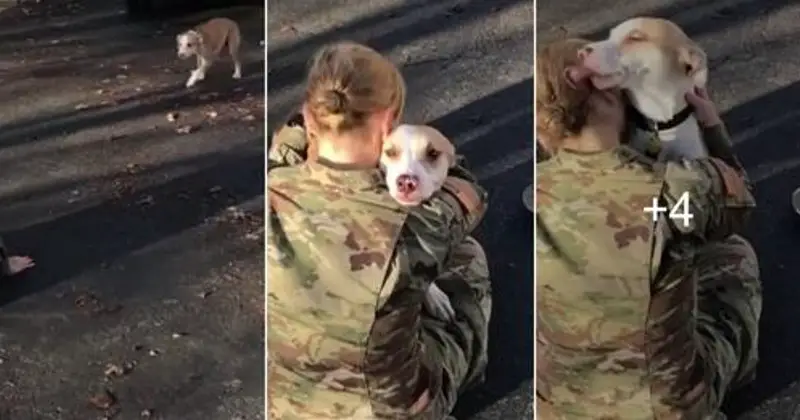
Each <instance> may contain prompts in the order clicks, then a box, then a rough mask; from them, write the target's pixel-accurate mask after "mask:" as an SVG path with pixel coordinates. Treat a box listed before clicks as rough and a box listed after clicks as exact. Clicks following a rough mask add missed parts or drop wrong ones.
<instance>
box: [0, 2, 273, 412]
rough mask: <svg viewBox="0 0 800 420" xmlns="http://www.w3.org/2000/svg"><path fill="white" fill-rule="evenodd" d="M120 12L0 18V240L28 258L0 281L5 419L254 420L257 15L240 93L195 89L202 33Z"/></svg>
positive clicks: (258, 380) (259, 364)
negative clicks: (181, 34)
mask: <svg viewBox="0 0 800 420" xmlns="http://www.w3.org/2000/svg"><path fill="white" fill-rule="evenodd" d="M26 3H27V2H26ZM120 3H121V2H117V1H111V2H108V1H105V0H104V1H99V0H98V1H95V2H94V3H87V2H85V1H78V2H75V1H72V2H65V1H42V2H41V3H40V4H39V5H38V6H35V5H34V6H27V5H26V6H25V7H14V8H11V9H7V10H3V11H2V12H0V39H3V42H2V45H0V80H1V81H2V82H1V83H0V179H2V180H3V181H2V183H0V233H2V235H3V237H4V239H5V240H6V243H7V245H9V246H10V247H11V248H12V249H13V250H14V251H17V252H21V253H30V254H31V255H33V256H34V257H35V258H36V259H37V262H38V266H37V267H36V268H35V269H33V270H31V271H30V272H29V273H27V274H25V275H23V276H21V277H20V278H15V279H11V280H8V281H5V282H3V284H0V363H1V364H0V419H3V420H6V419H8V420H40V419H42V420H50V419H53V420H55V419H63V420H78V419H79V420H91V419H96V418H101V416H102V415H104V411H108V413H107V414H109V415H112V414H115V413H116V416H114V417H113V418H115V419H123V420H127V419H140V418H153V419H165V420H172V419H174V420H183V419H186V420H197V419H210V420H217V419H219V420H231V419H236V418H239V419H247V420H250V419H260V418H263V407H264V387H263V384H264V382H263V376H262V372H263V360H264V359H263V351H264V348H263V331H264V326H263V315H262V314H263V276H264V270H263V265H264V258H263V255H264V254H263V240H262V239H263V238H262V236H261V235H260V234H259V229H260V226H262V224H263V217H261V215H263V204H262V203H263V198H262V194H263V191H264V181H263V177H264V173H263V131H262V127H263V122H262V118H261V116H262V115H263V99H262V98H263V96H262V95H263V71H262V69H263V58H259V57H263V51H262V50H261V49H260V48H259V47H258V42H259V41H260V40H261V39H262V37H263V35H262V34H263V24H262V22H263V20H262V17H261V13H262V11H263V9H261V10H250V11H246V12H245V13H243V12H242V11H239V12H231V16H232V17H235V18H237V19H239V20H240V22H241V23H242V26H243V30H244V32H245V35H246V37H247V38H248V39H249V40H251V41H252V42H251V45H250V49H249V50H248V51H250V52H249V53H248V57H249V60H248V62H247V63H246V65H245V78H244V79H243V80H242V81H241V82H239V83H232V82H230V81H229V77H230V73H231V72H232V68H231V67H230V65H228V64H227V63H224V64H222V65H221V66H220V67H219V68H218V69H216V70H215V69H212V71H211V74H210V75H209V77H208V80H207V81H208V83H207V84H204V85H203V86H200V87H198V88H197V89H195V90H193V91H191V92H187V91H186V90H185V89H184V88H183V83H184V81H185V77H186V76H187V75H188V71H189V68H190V65H191V64H190V63H179V62H177V60H175V59H174V52H173V51H174V33H175V32H176V31H178V30H179V29H181V30H182V29H184V28H186V27H188V26H190V25H193V24H196V23H197V22H198V21H199V20H198V19H187V20H186V21H184V22H176V23H175V24H173V25H171V26H167V27H162V26H160V25H152V26H146V25H127V24H124V22H123V21H122V20H121V18H120V14H119V12H120V10H121V9H120ZM23 9H27V12H26V11H23ZM44 9H48V10H46V11H47V13H46V16H43V15H42V13H43V12H44V11H45V10H44ZM253 51H255V52H254V53H253ZM168 112H178V121H177V122H170V121H168V119H167V118H166V115H167V113H168ZM248 115H253V116H254V117H248ZM183 126H190V127H191V129H190V130H189V132H188V133H186V134H182V133H181V132H183V131H184V130H180V131H181V132H178V130H179V127H183ZM229 206H235V207H236V208H237V209H239V210H237V211H229V210H226V208H228V207H229ZM109 366H110V368H109ZM119 373H122V375H121V376H118V375H117V374H119ZM106 390H108V391H110V392H111V393H112V394H113V395H114V396H115V398H116V400H117V403H116V404H113V405H112V407H111V408H110V409H109V410H104V409H102V406H103V405H104V402H103V401H102V400H98V399H95V401H94V402H93V403H91V402H90V401H89V400H90V399H91V398H92V397H93V396H96V395H100V394H102V393H104V392H105V391H106ZM98 406H100V407H98ZM145 410H149V411H145ZM148 413H150V414H152V415H151V416H150V417H146V416H143V414H148Z"/></svg>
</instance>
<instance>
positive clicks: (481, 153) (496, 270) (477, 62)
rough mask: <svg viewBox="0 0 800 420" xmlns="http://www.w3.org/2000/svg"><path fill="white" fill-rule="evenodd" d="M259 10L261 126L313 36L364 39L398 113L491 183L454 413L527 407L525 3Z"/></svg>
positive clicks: (528, 43) (283, 99)
mask: <svg viewBox="0 0 800 420" xmlns="http://www.w3.org/2000/svg"><path fill="white" fill-rule="evenodd" d="M268 12H269V13H268V20H269V22H268V24H269V25H268V28H269V33H268V35H269V38H268V39H269V45H268V55H267V61H268V63H269V77H268V83H269V87H268V104H269V106H268V118H269V123H270V127H275V124H278V123H279V122H280V120H281V119H282V118H284V117H285V116H286V115H287V113H288V112H289V111H290V110H291V109H292V107H294V106H296V104H297V101H298V99H299V94H300V91H299V87H300V83H301V81H302V73H303V70H304V68H305V64H306V60H307V59H308V58H309V56H310V54H311V53H312V52H313V50H314V49H315V48H317V47H318V46H320V45H321V43H324V42H330V41H333V40H336V39H353V40H358V41H364V42H366V43H367V44H369V45H371V46H373V47H376V48H378V49H379V50H380V51H382V52H384V53H387V54H389V55H390V56H391V57H392V58H393V59H394V60H395V61H396V62H398V63H402V65H403V73H404V75H405V76H406V79H407V82H408V87H409V95H410V96H409V101H408V108H407V109H408V115H407V119H408V120H409V121H416V122H431V123H432V124H433V125H434V126H436V127H438V128H439V129H441V130H442V131H443V132H444V133H445V134H447V135H448V136H450V137H451V138H453V139H454V140H455V141H456V143H457V144H458V148H459V149H460V151H461V152H463V153H465V154H466V155H467V157H468V158H469V160H470V163H471V165H472V167H473V169H474V170H475V172H476V173H477V175H478V176H479V177H481V180H482V181H483V183H484V185H485V186H486V187H487V188H488V189H489V190H490V191H491V194H492V196H491V200H492V207H491V210H490V211H489V213H488V215H487V217H486V220H485V221H484V223H483V227H482V229H481V232H480V237H481V239H482V241H483V243H484V244H485V245H486V248H487V253H488V255H489V258H490V261H491V270H492V274H493V276H494V292H495V293H494V299H495V306H494V322H493V326H492V341H491V344H490V352H491V362H490V363H491V364H490V367H489V373H488V383H487V385H486V386H485V387H483V388H482V389H479V390H477V391H476V392H475V393H473V394H472V395H470V397H468V398H465V399H464V402H463V404H462V405H461V406H460V407H459V410H458V415H459V419H466V418H468V416H469V415H472V414H476V413H478V414H477V415H476V416H474V417H473V418H475V419H498V418H507V419H517V418H519V419H521V418H530V416H531V409H530V408H531V405H530V402H531V393H532V388H531V370H532V357H531V355H532V352H533V344H532V341H533V340H532V299H531V298H532V295H533V283H532V266H531V264H532V260H531V259H532V251H531V232H532V228H533V227H532V225H531V222H530V213H528V212H527V211H526V210H525V209H524V207H523V206H522V203H521V198H520V197H521V193H522V190H523V189H524V188H525V187H526V186H527V185H528V184H529V183H530V182H531V175H532V172H531V164H532V140H531V139H532V119H531V112H532V110H531V107H532V89H533V86H532V84H531V69H532V61H533V44H532V36H533V27H532V19H533V5H532V3H531V2H530V1H522V0H518V1H514V0H494V1H452V0H445V1H437V2H432V1H427V0H405V1H400V0H375V1H371V2H362V1H358V2H357V1H341V0H338V1H327V2H320V1H310V0H299V1H291V2H286V1H273V2H270V3H269V5H268ZM501 399H502V400H501ZM498 400H500V401H498Z"/></svg>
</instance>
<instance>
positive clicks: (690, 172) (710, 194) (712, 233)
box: [663, 157, 756, 240]
mask: <svg viewBox="0 0 800 420" xmlns="http://www.w3.org/2000/svg"><path fill="white" fill-rule="evenodd" d="M664 181H665V186H664V192H663V198H664V201H665V202H666V207H667V208H668V209H669V210H668V211H670V210H671V211H672V212H673V213H672V217H667V223H668V224H669V225H670V227H671V230H672V231H674V232H678V233H679V234H693V235H699V236H700V237H701V238H705V239H707V240H716V239H723V238H726V237H728V236H730V235H731V234H733V233H739V232H741V231H742V230H743V229H744V226H745V225H746V222H747V219H748V217H749V216H750V213H751V212H752V210H753V209H754V208H755V206H756V202H755V198H754V197H753V194H752V192H751V189H750V185H749V183H748V182H747V179H746V178H745V176H744V175H743V174H742V173H740V172H738V171H736V170H735V169H734V168H732V167H730V166H729V165H727V164H726V163H725V162H723V161H722V160H721V159H718V158H713V157H712V158H703V159H694V160H684V161H682V162H676V163H673V162H670V163H667V166H666V171H665V175H664ZM682 214H686V215H688V217H690V219H686V220H684V219H682V218H680V217H679V216H681V215H682Z"/></svg>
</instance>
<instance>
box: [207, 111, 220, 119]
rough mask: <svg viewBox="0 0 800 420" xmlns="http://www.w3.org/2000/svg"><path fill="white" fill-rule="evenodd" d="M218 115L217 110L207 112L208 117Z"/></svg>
mask: <svg viewBox="0 0 800 420" xmlns="http://www.w3.org/2000/svg"><path fill="white" fill-rule="evenodd" d="M218 115H219V114H217V111H208V112H206V116H207V117H208V118H217V116H218Z"/></svg>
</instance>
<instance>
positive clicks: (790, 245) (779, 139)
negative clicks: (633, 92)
mask: <svg viewBox="0 0 800 420" xmlns="http://www.w3.org/2000/svg"><path fill="white" fill-rule="evenodd" d="M798 106H800V82H795V83H793V84H791V85H789V86H786V87H784V88H782V89H779V90H777V91H774V92H771V93H768V94H766V95H763V96H761V97H759V98H757V99H754V100H752V101H749V102H747V103H744V104H742V105H739V106H737V107H735V108H733V109H731V110H730V111H729V112H727V113H726V114H725V115H724V117H725V121H726V122H727V123H728V126H729V129H730V131H731V133H732V135H733V137H734V141H735V142H736V143H737V144H736V150H737V152H738V155H739V156H740V157H741V159H742V161H743V163H744V164H745V166H746V167H748V169H749V174H750V176H751V178H754V181H755V193H756V198H757V200H758V205H759V207H758V208H757V210H756V212H755V215H754V216H753V218H752V219H751V222H750V229H749V232H748V235H747V236H748V237H749V238H750V239H751V240H752V243H753V246H754V247H755V250H756V252H757V254H758V257H759V266H760V268H761V279H762V283H763V290H764V305H763V312H762V317H761V331H760V337H759V339H760V343H759V353H760V362H759V365H758V371H757V377H756V380H755V382H753V383H752V384H750V385H748V386H747V387H745V388H743V389H741V390H738V391H736V392H734V393H733V394H731V395H730V396H729V398H728V400H727V403H726V411H727V412H728V413H729V414H730V415H732V416H736V415H741V414H743V413H744V412H745V411H747V410H749V409H751V408H753V407H755V406H756V405H759V404H760V403H762V402H764V401H765V400H768V399H770V398H771V397H773V396H775V395H776V394H778V393H779V392H780V391H781V390H783V389H785V388H786V387H787V386H789V385H790V384H792V383H794V382H796V381H797V380H798V379H800V359H798V358H797V352H796V349H797V348H798V347H800V332H798V329H797V328H796V327H795V324H794V322H795V320H797V319H798V318H800V308H798V306H797V302H798V301H800V286H799V285H798V283H797V281H796V273H797V272H798V271H800V261H798V259H797V258H795V257H796V255H795V254H794V253H793V252H787V250H795V249H798V248H800V219H798V216H797V214H796V213H795V212H794V210H793V209H792V207H791V203H790V197H791V194H792V192H793V191H794V189H796V188H797V187H800V181H798V180H800V162H794V163H790V164H788V165H783V164H782V163H783V162H785V161H787V160H795V161H796V160H797V159H796V156H797V152H798V150H799V149H800V148H799V147H798V144H797V142H796V141H795V138H796V133H797V131H798V129H800V122H799V121H800V120H798V119H797V118H785V117H786V116H787V114H794V113H795V110H796V109H797V108H798ZM789 116H791V115H789ZM744 130H747V132H748V135H747V139H746V140H745V141H742V139H741V137H739V136H737V133H741V132H743V131H744ZM753 167H766V168H768V169H774V170H772V171H767V172H764V171H754V170H752V168H753Z"/></svg>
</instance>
